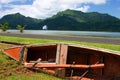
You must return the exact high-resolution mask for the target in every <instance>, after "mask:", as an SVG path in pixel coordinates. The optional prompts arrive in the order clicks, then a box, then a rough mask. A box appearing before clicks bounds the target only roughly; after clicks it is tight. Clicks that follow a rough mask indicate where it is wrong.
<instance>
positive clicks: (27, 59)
mask: <svg viewBox="0 0 120 80" xmlns="http://www.w3.org/2000/svg"><path fill="white" fill-rule="evenodd" d="M4 53H5V54H6V55H8V56H10V57H11V58H13V59H15V60H17V61H22V62H23V63H24V66H25V67H27V68H37V69H38V68H40V69H43V70H44V71H47V72H51V73H53V74H55V75H57V76H59V77H70V78H72V79H76V80H120V52H117V51H111V50H105V49H101V48H94V47H88V46H83V45H73V44H62V43H61V44H40V45H25V46H22V47H14V48H9V49H5V50H4Z"/></svg>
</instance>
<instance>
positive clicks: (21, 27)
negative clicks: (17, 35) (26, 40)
mask: <svg viewBox="0 0 120 80" xmlns="http://www.w3.org/2000/svg"><path fill="white" fill-rule="evenodd" d="M25 26H26V25H24V26H21V25H17V29H18V30H20V32H21V33H23V31H24V29H25Z"/></svg>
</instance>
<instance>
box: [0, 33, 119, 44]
mask: <svg viewBox="0 0 120 80" xmlns="http://www.w3.org/2000/svg"><path fill="white" fill-rule="evenodd" d="M0 36H12V37H23V38H37V39H52V40H69V41H79V42H93V43H106V44H116V45H120V39H119V38H108V37H90V36H70V35H63V36H62V35H43V34H41V35H40V34H38V35H37V34H22V33H19V34H16V33H0Z"/></svg>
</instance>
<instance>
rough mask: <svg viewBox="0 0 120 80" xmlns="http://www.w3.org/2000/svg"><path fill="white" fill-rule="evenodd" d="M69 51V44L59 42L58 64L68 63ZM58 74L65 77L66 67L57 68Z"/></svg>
mask: <svg viewBox="0 0 120 80" xmlns="http://www.w3.org/2000/svg"><path fill="white" fill-rule="evenodd" d="M67 51H68V45H66V44H58V47H57V55H56V58H57V59H56V60H57V61H56V62H57V64H66V61H67ZM56 75H57V76H59V77H65V69H64V68H59V69H57V70H56Z"/></svg>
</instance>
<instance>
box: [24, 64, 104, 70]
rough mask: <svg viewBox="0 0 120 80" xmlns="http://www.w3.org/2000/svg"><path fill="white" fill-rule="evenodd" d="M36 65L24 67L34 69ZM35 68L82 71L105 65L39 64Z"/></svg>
mask: <svg viewBox="0 0 120 80" xmlns="http://www.w3.org/2000/svg"><path fill="white" fill-rule="evenodd" d="M33 65H34V63H25V64H24V66H25V67H27V68H32V67H33ZM34 67H37V68H81V69H88V68H92V69H96V68H104V64H95V65H78V64H77V65H71V64H55V63H38V64H36V65H35V66H34Z"/></svg>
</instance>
